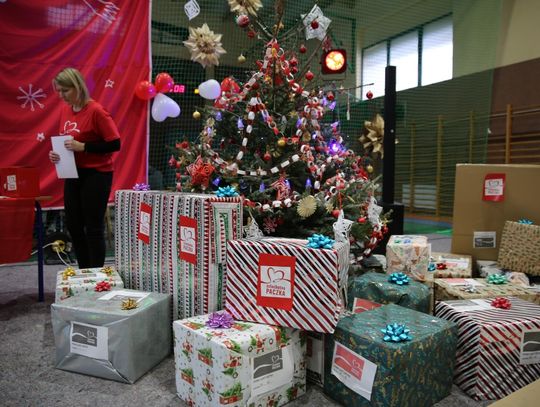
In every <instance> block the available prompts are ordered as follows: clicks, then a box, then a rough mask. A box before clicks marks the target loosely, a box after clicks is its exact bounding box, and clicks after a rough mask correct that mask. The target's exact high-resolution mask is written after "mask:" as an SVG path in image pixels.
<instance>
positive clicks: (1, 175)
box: [0, 167, 40, 198]
mask: <svg viewBox="0 0 540 407" xmlns="http://www.w3.org/2000/svg"><path fill="white" fill-rule="evenodd" d="M0 195H3V196H10V197H13V198H35V197H36V196H39V195H40V193H39V173H38V170H37V168H34V167H7V168H0Z"/></svg>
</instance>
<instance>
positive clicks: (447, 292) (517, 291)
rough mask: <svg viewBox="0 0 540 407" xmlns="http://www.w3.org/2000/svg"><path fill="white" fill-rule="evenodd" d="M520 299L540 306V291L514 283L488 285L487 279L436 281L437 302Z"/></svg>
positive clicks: (440, 279)
mask: <svg viewBox="0 0 540 407" xmlns="http://www.w3.org/2000/svg"><path fill="white" fill-rule="evenodd" d="M508 296H513V297H518V298H521V299H523V300H525V301H531V302H535V303H537V304H540V291H538V290H535V289H533V288H530V287H523V286H521V285H516V284H512V283H507V284H488V282H487V281H486V279H485V278H438V279H437V280H435V300H436V301H444V300H457V299H464V300H470V299H476V298H489V297H508Z"/></svg>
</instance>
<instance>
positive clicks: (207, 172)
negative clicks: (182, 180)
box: [187, 157, 215, 188]
mask: <svg viewBox="0 0 540 407" xmlns="http://www.w3.org/2000/svg"><path fill="white" fill-rule="evenodd" d="M214 170H215V168H214V166H213V165H212V164H210V163H205V162H204V161H203V159H202V158H201V157H199V158H197V160H196V161H195V162H194V163H193V164H190V165H189V166H188V167H187V172H188V174H189V175H190V176H191V185H201V186H202V187H204V188H208V184H209V183H210V176H211V175H212V173H213V172H214Z"/></svg>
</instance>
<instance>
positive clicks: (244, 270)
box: [225, 238, 350, 333]
mask: <svg viewBox="0 0 540 407" xmlns="http://www.w3.org/2000/svg"><path fill="white" fill-rule="evenodd" d="M349 250H350V247H349V244H348V243H341V242H336V243H335V244H334V248H333V249H331V250H326V249H310V248H308V247H307V241H306V240H300V239H282V238H264V239H261V240H257V241H255V240H245V239H244V240H233V241H229V243H228V255H227V293H226V302H225V308H226V310H227V311H228V312H229V313H231V314H232V315H233V317H234V318H235V319H239V320H244V321H252V322H260V323H265V324H270V325H278V326H285V327H291V328H299V329H304V330H308V331H314V332H322V333H332V332H334V329H335V327H336V325H337V323H338V319H339V316H340V314H341V311H342V309H343V307H344V301H343V295H342V293H343V291H344V290H346V288H347V276H348V274H347V273H348V267H349V266H348V265H349ZM275 256H278V257H279V256H281V257H280V258H284V259H285V260H286V261H289V260H292V261H293V262H294V273H293V276H292V278H290V279H288V278H287V277H288V276H287V275H285V276H284V274H283V273H284V272H285V273H286V270H285V271H283V267H281V269H280V268H279V267H280V266H277V267H275V272H274V274H275V275H277V277H276V278H275V279H272V277H271V276H270V274H271V271H270V270H272V268H274V267H273V266H272V264H271V263H272V261H274V260H272V261H270V263H268V261H267V260H265V259H267V258H268V257H272V258H273V257H275ZM263 263H264V264H263ZM276 264H277V263H276ZM266 271H268V274H266V273H265V272H266ZM267 279H268V281H270V283H267V282H266V281H265V280H267ZM272 281H278V282H279V281H282V282H284V283H283V284H285V286H288V287H289V288H290V290H287V288H286V289H285V293H286V294H284V295H283V296H282V295H281V294H278V295H276V296H273V297H272V296H270V295H269V296H266V295H265V294H263V293H264V292H265V288H266V287H272ZM279 284H280V283H276V284H274V286H276V285H279ZM259 290H260V291H259ZM258 291H259V293H260V295H258ZM270 303H271V304H270Z"/></svg>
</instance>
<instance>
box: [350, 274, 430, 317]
mask: <svg viewBox="0 0 540 407" xmlns="http://www.w3.org/2000/svg"><path fill="white" fill-rule="evenodd" d="M355 298H363V299H366V300H370V301H374V302H377V303H380V304H397V305H401V306H402V307H406V308H410V309H414V310H416V311H420V312H426V313H429V312H430V304H431V291H430V289H429V287H428V286H426V285H425V284H422V283H419V282H417V281H412V280H410V282H409V284H406V285H398V284H394V283H391V282H389V281H388V275H387V274H379V273H366V274H364V275H362V276H360V277H354V278H352V279H351V280H350V282H349V291H348V295H347V299H348V301H349V308H350V309H352V305H353V303H354V299H355Z"/></svg>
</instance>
